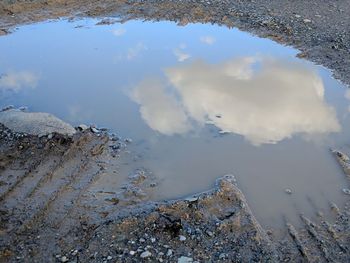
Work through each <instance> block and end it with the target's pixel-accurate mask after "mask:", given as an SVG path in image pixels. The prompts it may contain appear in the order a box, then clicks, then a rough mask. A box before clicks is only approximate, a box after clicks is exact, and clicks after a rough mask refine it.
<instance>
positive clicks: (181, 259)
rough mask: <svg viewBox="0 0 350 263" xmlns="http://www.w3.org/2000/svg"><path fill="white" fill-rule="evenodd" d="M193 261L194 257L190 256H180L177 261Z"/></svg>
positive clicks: (181, 262) (188, 262)
mask: <svg viewBox="0 0 350 263" xmlns="http://www.w3.org/2000/svg"><path fill="white" fill-rule="evenodd" d="M192 262H193V258H189V257H184V256H182V257H179V258H178V259H177V263H192Z"/></svg>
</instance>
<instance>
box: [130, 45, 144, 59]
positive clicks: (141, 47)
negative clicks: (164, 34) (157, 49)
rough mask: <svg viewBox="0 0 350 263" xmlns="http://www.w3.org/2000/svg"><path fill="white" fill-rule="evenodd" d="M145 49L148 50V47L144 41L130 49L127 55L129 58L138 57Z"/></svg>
mask: <svg viewBox="0 0 350 263" xmlns="http://www.w3.org/2000/svg"><path fill="white" fill-rule="evenodd" d="M144 50H147V47H146V46H145V45H144V44H143V43H142V42H139V43H137V44H136V46H134V47H131V48H129V49H128V53H127V55H126V58H127V60H132V59H134V58H136V57H137V56H138V55H139V54H140V53H141V52H142V51H144Z"/></svg>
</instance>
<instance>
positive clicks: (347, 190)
mask: <svg viewBox="0 0 350 263" xmlns="http://www.w3.org/2000/svg"><path fill="white" fill-rule="evenodd" d="M342 191H343V193H344V194H346V195H350V189H348V188H343V189H342Z"/></svg>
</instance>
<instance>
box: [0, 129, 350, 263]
mask: <svg viewBox="0 0 350 263" xmlns="http://www.w3.org/2000/svg"><path fill="white" fill-rule="evenodd" d="M95 131H96V129H95ZM0 138H1V139H0V140H1V141H0V145H1V151H0V161H1V163H0V165H1V167H0V168H1V175H0V180H1V186H0V187H1V188H0V189H1V196H0V202H1V238H0V241H1V260H2V261H3V262H16V261H25V262H27V261H31V262H33V261H36V262H40V261H42V260H43V259H44V258H45V260H46V262H55V261H59V262H65V261H68V260H69V261H73V262H87V261H89V262H101V261H106V260H107V259H108V260H111V259H113V260H114V261H117V262H139V261H140V260H144V261H147V260H149V261H155V260H158V261H160V262H161V261H170V262H173V261H177V260H178V259H181V260H190V261H187V262H192V261H191V260H193V261H198V262H210V261H220V260H221V261H227V260H235V262H247V261H264V262H266V261H284V260H290V261H293V262H296V261H310V262H330V261H336V262H347V261H348V260H349V259H350V253H349V247H348V244H349V239H350V235H349V233H350V225H349V210H348V207H345V210H344V211H340V210H339V208H337V207H336V206H335V205H334V204H332V205H331V206H330V209H332V210H333V213H334V216H335V218H336V220H335V222H332V223H331V222H327V221H326V220H325V219H324V218H322V215H320V218H319V221H318V222H311V221H310V220H309V219H308V218H306V217H303V216H301V219H302V220H303V223H304V227H303V228H302V229H296V228H294V227H293V226H292V225H291V224H289V223H287V222H286V229H287V230H288V231H287V232H286V235H284V236H275V235H274V232H273V231H271V230H269V231H265V230H264V229H263V228H262V227H261V226H260V225H259V223H258V222H257V221H256V220H255V218H254V216H253V214H252V212H251V211H250V209H249V207H248V204H247V202H246V200H245V198H244V196H243V194H242V193H241V192H240V190H239V189H238V188H237V187H236V186H235V178H234V177H233V176H226V177H224V178H221V179H219V180H218V185H217V188H216V189H215V190H212V191H209V192H207V193H203V194H200V195H197V196H195V197H191V198H188V199H185V200H179V201H168V202H160V203H154V202H148V201H147V200H148V194H147V193H149V191H150V189H151V187H154V186H153V182H152V178H150V177H148V176H147V175H145V174H144V173H143V172H138V173H137V174H135V175H134V176H132V177H130V181H129V183H128V184H127V185H124V186H122V187H121V188H120V189H116V192H113V193H110V192H108V193H103V192H102V191H101V192H100V194H102V196H104V198H102V199H101V198H96V194H95V193H93V192H92V191H90V189H91V188H92V186H93V185H94V183H95V182H96V181H97V180H98V178H100V177H101V176H104V175H105V174H108V173H115V171H116V170H115V169H116V167H117V166H118V162H119V160H120V157H119V156H120V155H122V154H123V151H125V145H124V143H123V142H122V141H120V139H119V140H118V139H116V138H114V137H112V138H111V137H110V136H109V135H108V134H107V133H105V132H99V133H93V132H92V131H90V130H85V131H79V132H77V134H75V135H74V136H73V137H68V136H63V135H59V134H54V135H48V136H42V137H40V138H39V137H37V136H31V135H26V134H20V133H13V132H11V131H10V130H9V129H7V128H6V127H4V126H1V130H0ZM336 156H337V158H338V159H339V161H340V162H341V164H342V166H343V167H344V169H345V171H347V170H346V169H347V167H348V163H347V159H346V157H344V156H345V155H341V153H338V152H337V153H336Z"/></svg>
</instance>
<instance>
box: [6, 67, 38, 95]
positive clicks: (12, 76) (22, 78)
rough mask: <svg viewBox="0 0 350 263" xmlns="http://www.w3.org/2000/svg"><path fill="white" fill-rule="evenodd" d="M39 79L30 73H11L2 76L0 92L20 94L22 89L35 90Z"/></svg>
mask: <svg viewBox="0 0 350 263" xmlns="http://www.w3.org/2000/svg"><path fill="white" fill-rule="evenodd" d="M38 80H39V77H38V76H37V75H36V74H34V73H33V72H30V71H19V72H9V73H7V74H4V75H1V76H0V90H1V89H2V90H13V91H15V92H18V91H19V90H20V89H22V88H26V87H29V88H35V87H36V85H37V84H38Z"/></svg>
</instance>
